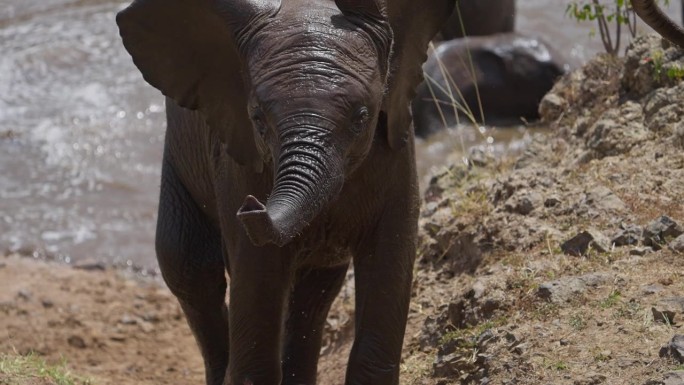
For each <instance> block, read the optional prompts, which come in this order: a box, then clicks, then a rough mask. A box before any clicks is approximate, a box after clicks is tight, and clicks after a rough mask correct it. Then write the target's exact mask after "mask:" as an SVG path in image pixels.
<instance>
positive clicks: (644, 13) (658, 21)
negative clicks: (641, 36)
mask: <svg viewBox="0 0 684 385" xmlns="http://www.w3.org/2000/svg"><path fill="white" fill-rule="evenodd" d="M632 8H633V9H634V12H636V14H637V15H639V17H640V18H641V19H642V20H643V21H644V22H645V23H646V24H648V25H649V26H650V27H651V28H653V29H654V30H655V31H656V32H658V33H659V34H660V35H661V36H662V37H664V38H666V39H667V40H669V41H671V42H673V43H675V44H677V45H678V46H680V47H682V48H684V30H683V29H682V28H681V27H680V26H678V25H677V24H675V23H674V22H673V21H672V20H671V19H670V18H669V17H667V15H665V14H664V13H663V11H661V10H660V8H658V5H657V4H656V2H655V0H632Z"/></svg>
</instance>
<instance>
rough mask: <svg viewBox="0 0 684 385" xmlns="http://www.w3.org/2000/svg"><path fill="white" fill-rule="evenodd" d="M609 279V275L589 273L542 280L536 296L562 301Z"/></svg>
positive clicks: (552, 300) (557, 301)
mask: <svg viewBox="0 0 684 385" xmlns="http://www.w3.org/2000/svg"><path fill="white" fill-rule="evenodd" d="M610 281H611V276H610V275H608V274H601V273H590V274H586V275H583V276H579V277H566V278H561V279H557V280H555V281H550V282H544V283H542V284H541V285H540V286H539V289H537V296H539V297H540V298H542V299H545V300H547V301H551V302H556V303H563V302H567V301H569V300H571V299H572V298H573V297H575V296H577V295H579V294H582V293H584V292H585V291H586V290H587V288H589V287H597V286H600V285H604V284H606V283H608V282H610Z"/></svg>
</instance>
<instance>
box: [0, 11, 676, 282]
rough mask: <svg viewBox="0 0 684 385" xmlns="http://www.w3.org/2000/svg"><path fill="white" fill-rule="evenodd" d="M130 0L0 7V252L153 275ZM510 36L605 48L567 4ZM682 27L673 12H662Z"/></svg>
mask: <svg viewBox="0 0 684 385" xmlns="http://www.w3.org/2000/svg"><path fill="white" fill-rule="evenodd" d="M126 3H127V2H122V1H111V0H0V252H3V251H18V252H21V253H24V254H33V255H35V256H36V257H45V256H47V257H54V258H57V259H60V260H64V261H66V262H72V263H73V262H79V261H81V262H83V261H86V260H88V261H102V262H106V263H113V264H117V265H124V266H125V265H129V266H139V267H142V268H144V270H147V269H149V271H154V270H155V266H156V261H155V258H154V246H153V245H154V228H155V220H156V209H157V198H158V188H159V176H160V159H161V151H162V143H163V137H164V112H163V99H162V97H161V95H160V94H159V93H158V92H157V91H156V90H154V89H153V88H151V87H150V86H148V85H147V84H146V83H145V82H144V81H143V79H142V77H141V76H140V74H139V72H138V71H137V69H136V68H135V67H134V66H133V64H132V62H131V60H130V58H129V56H128V55H127V54H126V52H125V51H124V49H123V47H122V45H121V43H120V40H119V38H118V32H117V28H116V25H115V23H114V15H115V13H116V12H117V11H118V10H120V9H122V8H123V7H124V6H125V5H126ZM518 4H519V5H518V8H519V16H518V21H517V28H518V30H519V31H520V32H523V33H530V34H537V35H540V36H542V37H543V38H544V39H545V40H547V41H548V42H550V43H551V44H552V45H553V46H554V47H555V48H556V49H558V50H559V51H561V52H564V53H565V54H566V55H567V59H568V66H569V67H574V66H577V65H579V64H581V63H582V62H584V61H585V60H587V59H588V58H589V57H591V56H592V55H593V54H595V53H596V52H599V51H600V50H601V49H602V48H601V44H600V42H599V41H598V38H590V37H589V34H588V31H589V27H588V26H587V25H578V24H577V23H576V22H575V21H573V20H570V19H568V18H566V17H565V16H564V10H565V7H566V4H567V1H566V0H519V1H518ZM668 12H670V13H671V14H672V15H674V16H675V17H677V18H678V16H679V12H680V10H679V3H678V2H677V3H676V4H675V3H674V2H673V3H672V4H671V5H670V6H669V11H668ZM529 136H530V130H529V129H526V128H525V127H521V128H518V129H515V128H514V129H507V130H499V129H495V128H486V129H485V130H478V129H475V128H473V127H463V128H461V129H458V130H451V131H449V132H445V133H443V134H441V135H439V136H438V137H437V138H436V139H432V140H430V141H428V142H423V141H419V143H418V156H419V166H420V169H421V172H423V173H425V172H427V170H429V169H430V168H431V167H434V165H439V164H442V163H443V162H444V161H445V157H446V154H448V153H449V152H451V150H453V149H454V148H457V149H465V150H467V149H468V148H471V147H473V146H483V147H485V149H486V150H488V151H494V152H495V153H505V152H511V151H520V149H521V148H523V147H524V144H525V142H526V141H527V140H529Z"/></svg>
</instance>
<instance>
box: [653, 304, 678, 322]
mask: <svg viewBox="0 0 684 385" xmlns="http://www.w3.org/2000/svg"><path fill="white" fill-rule="evenodd" d="M651 313H652V314H653V320H654V321H655V322H662V323H664V324H667V325H671V324H673V323H674V317H675V313H674V312H673V311H670V310H658V309H656V308H655V307H651Z"/></svg>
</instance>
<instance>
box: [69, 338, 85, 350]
mask: <svg viewBox="0 0 684 385" xmlns="http://www.w3.org/2000/svg"><path fill="white" fill-rule="evenodd" d="M67 342H68V343H69V345H71V346H73V347H75V348H77V349H85V347H86V343H85V341H84V340H83V338H82V337H80V336H76V335H73V336H71V337H69V338H68V339H67Z"/></svg>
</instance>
